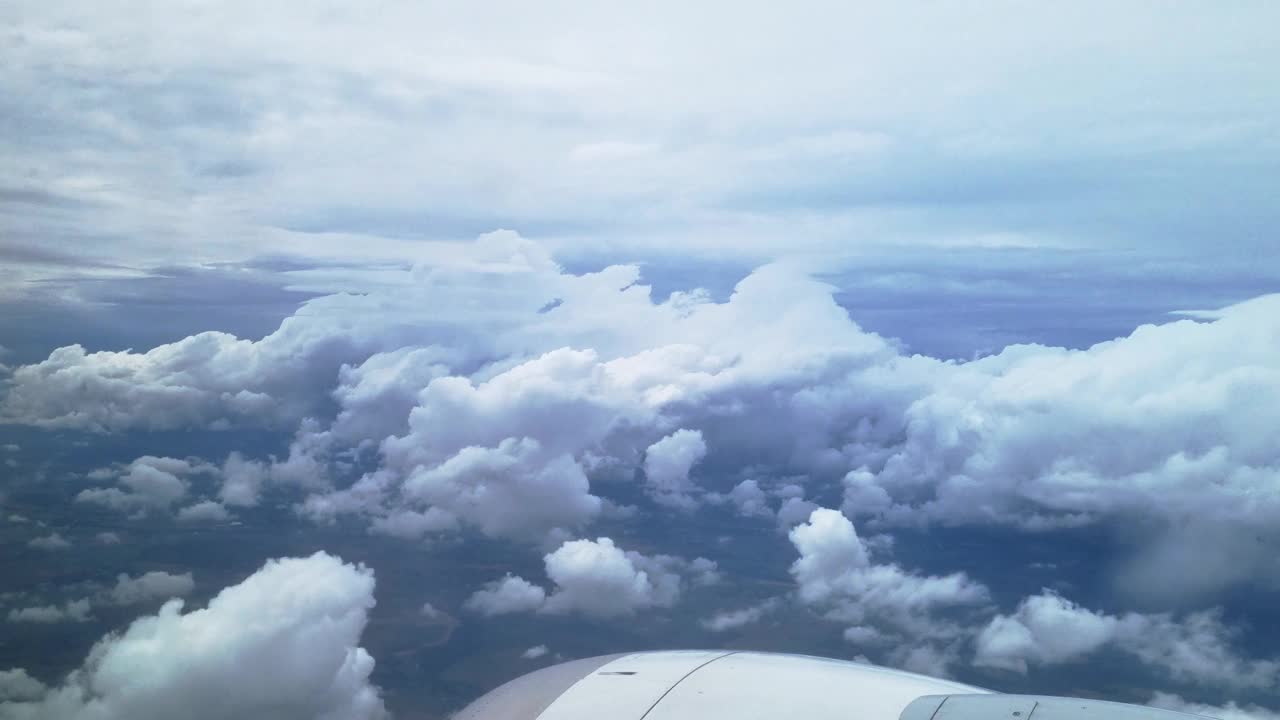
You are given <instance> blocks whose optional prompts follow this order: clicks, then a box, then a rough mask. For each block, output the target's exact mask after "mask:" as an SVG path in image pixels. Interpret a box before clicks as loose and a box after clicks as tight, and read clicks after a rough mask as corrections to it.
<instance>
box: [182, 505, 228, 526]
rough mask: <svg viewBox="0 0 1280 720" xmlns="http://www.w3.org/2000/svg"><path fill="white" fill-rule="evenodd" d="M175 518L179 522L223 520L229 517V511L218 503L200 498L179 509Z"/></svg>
mask: <svg viewBox="0 0 1280 720" xmlns="http://www.w3.org/2000/svg"><path fill="white" fill-rule="evenodd" d="M177 518H178V521H179V522H186V523H199V522H223V521H225V520H229V519H230V518H231V513H229V512H227V509H226V508H225V507H223V506H222V505H220V504H219V503H216V502H214V501H212V500H202V501H201V502H198V503H196V504H195V505H189V506H187V507H184V508H182V509H181V510H179V511H178V514H177Z"/></svg>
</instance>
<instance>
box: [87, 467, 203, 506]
mask: <svg viewBox="0 0 1280 720" xmlns="http://www.w3.org/2000/svg"><path fill="white" fill-rule="evenodd" d="M216 473H217V468H216V467H214V466H213V465H210V464H208V463H205V462H203V461H197V460H192V459H185V460H184V459H179V458H170V457H155V456H153V455H144V456H142V457H140V458H137V459H136V460H134V461H133V462H131V463H129V464H128V465H127V466H124V467H121V468H116V469H112V468H104V469H101V471H97V472H94V473H91V474H90V475H91V479H106V478H112V477H114V478H115V480H116V483H117V487H108V488H89V489H86V490H82V491H80V493H79V494H78V495H76V501H77V502H84V503H93V504H97V505H105V506H106V507H110V508H113V509H116V510H125V511H153V512H154V511H159V512H167V511H169V510H170V509H171V508H172V507H173V505H174V504H175V503H177V502H179V501H180V500H182V499H183V498H185V497H186V496H187V494H188V492H189V491H190V488H191V480H192V478H194V477H196V476H199V475H210V476H212V475H215V474H216Z"/></svg>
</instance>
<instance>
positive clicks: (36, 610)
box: [8, 598, 92, 625]
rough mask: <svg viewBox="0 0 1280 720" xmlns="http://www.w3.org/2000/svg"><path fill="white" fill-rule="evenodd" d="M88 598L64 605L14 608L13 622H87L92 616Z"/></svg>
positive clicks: (71, 601) (10, 618) (11, 614)
mask: <svg viewBox="0 0 1280 720" xmlns="http://www.w3.org/2000/svg"><path fill="white" fill-rule="evenodd" d="M90 609H91V606H90V603H89V599H88V598H80V599H79V600H68V601H67V602H66V603H63V604H62V605H39V606H34V607H25V608H14V609H12V610H10V611H9V616H8V617H9V622H11V623H39V624H46V625H47V624H53V623H61V622H87V621H89V620H90V619H92V618H91V616H90V614H89V611H90Z"/></svg>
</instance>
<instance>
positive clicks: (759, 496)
mask: <svg viewBox="0 0 1280 720" xmlns="http://www.w3.org/2000/svg"><path fill="white" fill-rule="evenodd" d="M727 499H728V500H729V502H730V503H732V504H733V506H734V508H735V509H736V510H737V512H738V514H739V515H745V516H747V517H751V516H758V515H764V516H769V515H772V514H773V512H772V511H771V510H770V509H769V497H768V496H767V495H766V494H765V492H764V490H762V489H760V484H759V483H757V482H756V481H755V480H743V481H742V482H740V483H738V484H737V485H734V486H733V489H732V490H730V491H729V494H728V498H727Z"/></svg>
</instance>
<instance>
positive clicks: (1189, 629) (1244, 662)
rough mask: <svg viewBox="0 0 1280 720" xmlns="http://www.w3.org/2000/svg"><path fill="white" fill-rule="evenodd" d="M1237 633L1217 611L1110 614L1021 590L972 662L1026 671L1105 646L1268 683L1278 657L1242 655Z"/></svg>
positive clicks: (1200, 679)
mask: <svg viewBox="0 0 1280 720" xmlns="http://www.w3.org/2000/svg"><path fill="white" fill-rule="evenodd" d="M1239 634H1240V631H1239V630H1237V629H1233V628H1231V627H1229V626H1227V625H1225V624H1224V623H1223V622H1222V619H1221V617H1220V614H1219V613H1217V612H1215V611H1199V612H1193V613H1188V614H1186V615H1185V616H1184V617H1181V618H1177V617H1174V616H1173V615H1171V614H1168V613H1161V614H1154V615H1144V614H1140V613H1132V612H1131V613H1125V614H1123V615H1108V614H1105V613H1099V612H1094V611H1092V610H1088V609H1086V608H1082V607H1080V606H1079V605H1077V604H1075V603H1073V602H1071V601H1069V600H1066V599H1065V598H1063V597H1061V596H1060V595H1057V594H1055V593H1052V592H1048V591H1046V592H1044V593H1042V594H1040V595H1036V596H1033V597H1029V598H1026V599H1025V600H1023V601H1022V603H1021V604H1020V605H1019V606H1018V608H1017V610H1016V611H1015V612H1014V613H1013V614H1012V615H998V616H996V617H995V618H993V619H992V620H991V622H990V623H989V624H988V625H987V626H986V627H985V628H983V630H982V632H981V633H979V634H978V636H977V639H976V642H975V648H976V654H975V657H974V662H975V664H977V665H985V666H989V667H997V668H1004V669H1008V670H1013V671H1016V672H1022V673H1025V672H1026V671H1027V669H1028V666H1031V665H1055V664H1059V663H1064V662H1070V661H1072V660H1078V659H1081V658H1084V657H1086V656H1088V655H1089V654H1091V653H1093V652H1096V651H1098V650H1099V649H1101V648H1103V647H1108V648H1111V649H1113V650H1115V651H1119V652H1124V653H1128V654H1131V655H1133V656H1135V657H1136V658H1137V659H1138V660H1140V661H1142V662H1143V663H1146V664H1147V665H1150V666H1152V667H1155V668H1159V669H1161V670H1163V671H1164V672H1166V673H1168V675H1169V676H1171V677H1172V678H1174V679H1176V680H1180V681H1184V682H1189V683H1197V684H1202V685H1210V686H1216V687H1233V688H1261V689H1266V688H1272V687H1275V685H1276V683H1277V682H1280V662H1276V661H1272V660H1250V659H1246V658H1243V657H1241V656H1240V655H1239V654H1238V653H1237V652H1236V651H1235V650H1233V648H1232V647H1231V643H1232V641H1233V640H1235V639H1236V638H1237V637H1238V636H1239Z"/></svg>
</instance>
